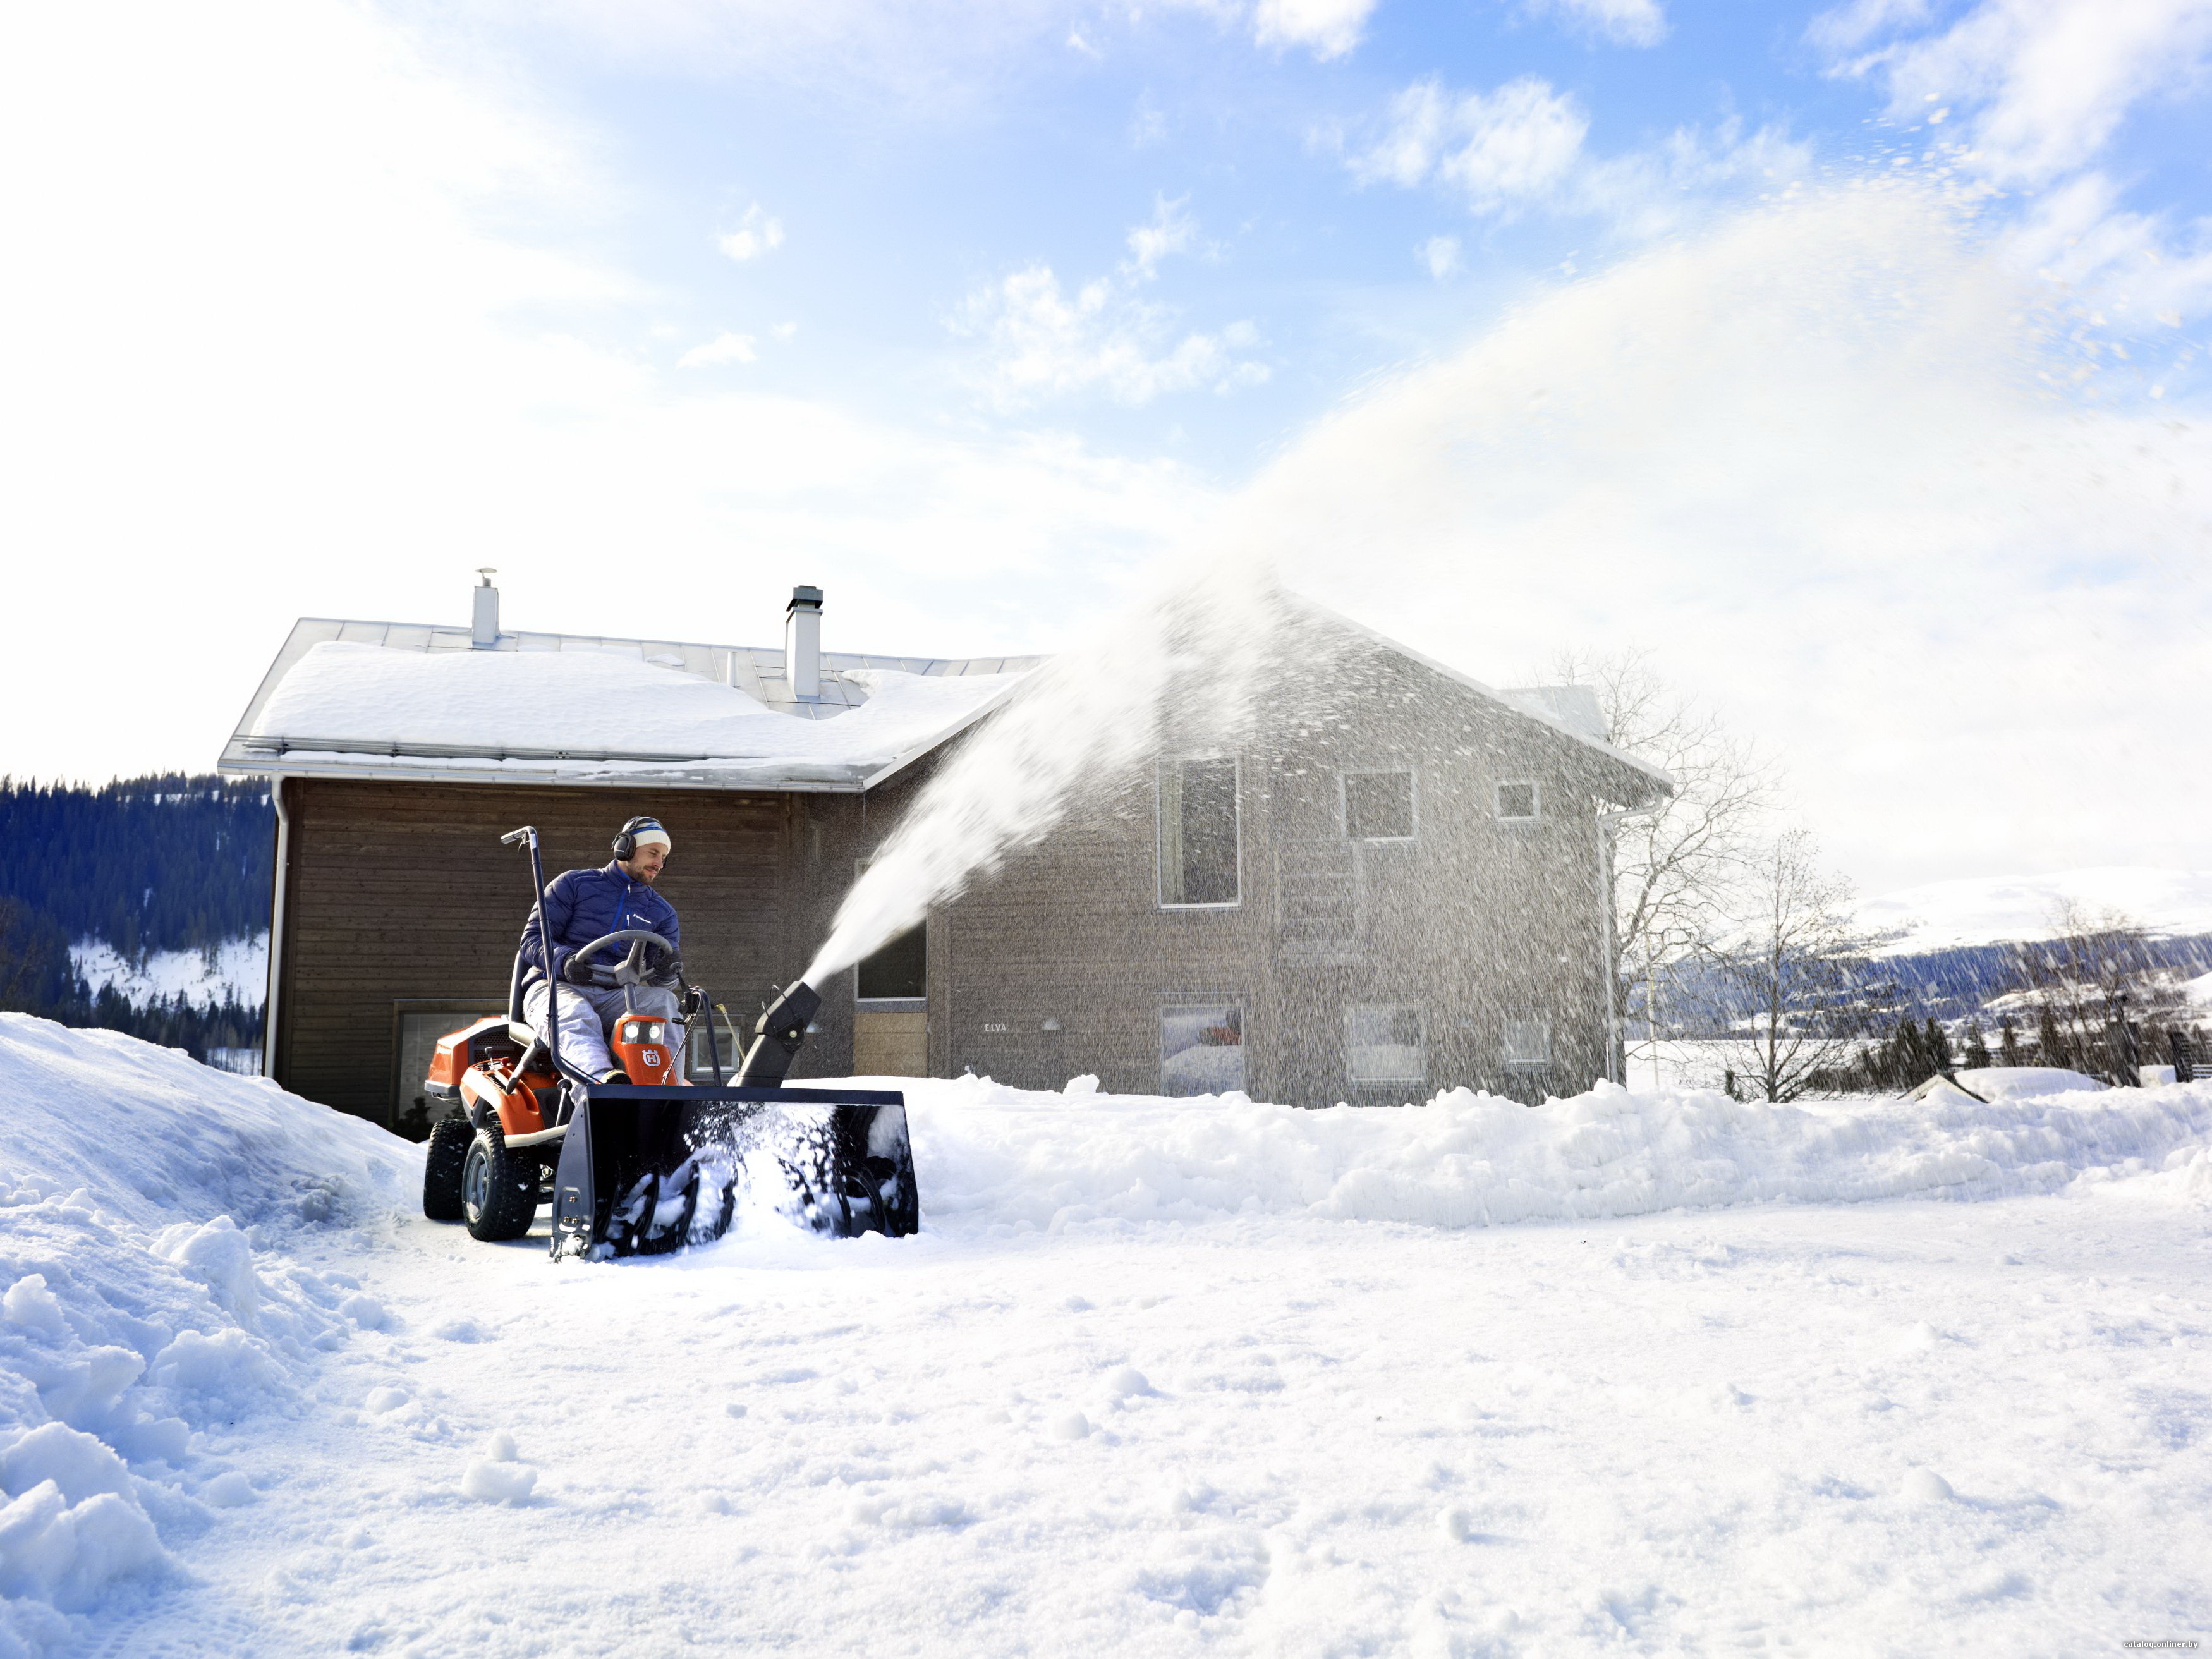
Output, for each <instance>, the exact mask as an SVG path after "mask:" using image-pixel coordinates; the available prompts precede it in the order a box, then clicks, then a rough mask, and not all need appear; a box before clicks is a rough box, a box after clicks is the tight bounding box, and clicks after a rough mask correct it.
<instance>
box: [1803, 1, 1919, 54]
mask: <svg viewBox="0 0 2212 1659" xmlns="http://www.w3.org/2000/svg"><path fill="white" fill-rule="evenodd" d="M1927 17H1928V0H1850V4H1848V5H1842V6H1838V7H1837V8H1836V9H1834V10H1832V11H1824V12H1822V13H1821V14H1820V15H1819V16H1817V17H1815V18H1814V20H1813V21H1812V22H1811V23H1810V24H1809V25H1808V27H1807V28H1806V30H1805V38H1806V39H1807V40H1810V41H1811V42H1812V43H1813V44H1814V46H1818V47H1820V49H1821V50H1822V51H1824V52H1852V51H1856V50H1857V48H1858V47H1860V46H1864V45H1865V44H1866V43H1867V42H1868V41H1869V40H1872V39H1874V37H1875V35H1877V34H1880V33H1882V32H1883V31H1884V30H1887V29H1892V28H1895V27H1899V26H1900V25H1902V24H1906V23H1919V22H1924V21H1927Z"/></svg>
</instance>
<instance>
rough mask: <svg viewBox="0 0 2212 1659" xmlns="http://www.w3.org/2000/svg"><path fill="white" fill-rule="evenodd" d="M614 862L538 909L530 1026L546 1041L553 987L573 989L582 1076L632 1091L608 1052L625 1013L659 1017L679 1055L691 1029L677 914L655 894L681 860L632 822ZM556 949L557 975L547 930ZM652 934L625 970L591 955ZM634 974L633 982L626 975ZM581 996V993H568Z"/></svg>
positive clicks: (529, 958)
mask: <svg viewBox="0 0 2212 1659" xmlns="http://www.w3.org/2000/svg"><path fill="white" fill-rule="evenodd" d="M609 850H611V852H612V853H613V854H614V858H613V860H611V862H609V863H608V864H606V865H605V866H603V867H601V868H599V869H597V870H571V871H569V872H568V873H567V874H565V875H559V876H556V877H554V878H553V879H552V881H551V882H550V884H548V885H547V886H546V889H545V897H544V902H543V904H542V906H532V908H531V912H530V920H529V921H526V922H525V923H524V924H523V926H522V945H521V955H522V960H523V963H524V965H525V969H526V973H525V975H524V981H523V993H522V1018H523V1021H524V1023H525V1024H527V1025H528V1026H529V1027H530V1028H531V1030H533V1031H535V1032H537V1033H538V1036H539V1037H540V1038H543V1037H544V1035H545V1020H546V1015H547V1012H548V1011H549V1010H550V1007H551V1006H552V1003H553V987H552V984H551V979H552V977H553V976H554V975H558V976H559V977H560V978H561V979H562V980H563V981H566V983H565V985H564V986H563V989H562V997H561V1046H562V1048H565V1049H567V1050H568V1057H569V1059H570V1060H573V1061H574V1063H575V1065H576V1066H577V1069H579V1070H580V1071H584V1072H588V1073H591V1074H592V1076H593V1077H595V1078H598V1079H600V1080H601V1081H602V1082H606V1083H630V1082H635V1080H636V1079H633V1078H630V1077H629V1076H627V1075H625V1074H624V1073H623V1070H622V1068H621V1067H619V1066H617V1065H616V1064H615V1062H614V1057H613V1055H612V1054H610V1053H609V1052H608V1049H607V1038H608V1037H610V1036H612V1035H613V1033H614V1029H615V1022H616V1021H617V1020H618V1019H620V1018H622V1017H623V1014H625V1013H639V1014H653V1015H658V1016H659V1017H660V1018H662V1019H663V1020H665V1022H667V1030H666V1032H665V1036H666V1037H667V1040H668V1046H669V1047H671V1048H675V1049H677V1050H678V1052H679V1053H680V1052H681V1051H682V1049H683V1046H684V1022H683V1020H682V1019H680V1018H678V1013H679V1012H682V1013H685V1014H690V1013H696V1012H698V1010H696V1008H689V1007H687V1008H684V1009H682V1010H680V1011H679V1009H678V1006H677V999H676V994H675V990H674V988H673V987H676V986H678V985H680V984H681V983H682V982H683V976H684V970H683V963H681V961H680V960H679V959H678V957H677V954H676V952H677V949H678V946H679V945H681V944H682V942H683V937H682V929H681V927H679V925H678V922H677V920H676V908H675V907H674V906H673V905H671V904H670V903H669V902H668V901H667V900H666V899H665V898H663V897H661V896H660V895H659V894H658V893H656V892H654V891H653V883H654V882H656V881H658V880H659V879H660V872H661V870H662V868H663V866H665V865H666V863H667V862H668V855H669V854H670V853H671V851H672V850H674V848H673V843H672V842H671V839H670V837H669V834H668V831H667V830H666V829H664V828H662V827H661V823H660V820H659V819H658V818H648V817H639V818H632V819H631V820H630V821H629V823H625V824H624V825H623V827H622V829H620V830H618V831H617V833H616V836H615V839H614V845H613V847H612V848H610V849H609ZM540 921H543V922H544V933H546V934H547V936H549V937H550V939H552V941H553V960H552V963H550V965H549V964H548V963H546V962H545V960H544V952H543V951H541V950H540V949H539V946H538V933H539V927H538V924H539V922H540ZM617 933H631V934H633V936H634V935H635V933H647V934H650V935H652V938H651V939H635V938H634V939H633V943H632V946H631V957H632V960H631V961H630V962H628V963H624V964H623V967H621V968H618V967H616V966H614V965H613V964H611V963H605V962H599V963H594V962H593V961H592V957H591V956H590V955H586V954H581V953H582V952H583V951H584V948H585V947H586V945H590V944H592V941H594V940H597V939H611V938H612V937H614V936H615V935H616V934H617ZM624 968H628V969H629V973H628V975H627V976H626V977H625V976H624V971H623V969H624ZM570 986H573V987H574V990H573V991H571V990H569V989H568V987H570Z"/></svg>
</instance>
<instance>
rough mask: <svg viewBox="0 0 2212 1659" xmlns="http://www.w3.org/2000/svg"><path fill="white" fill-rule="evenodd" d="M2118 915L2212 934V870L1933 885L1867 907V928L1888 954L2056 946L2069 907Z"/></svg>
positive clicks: (2131, 868) (2119, 870) (2079, 873)
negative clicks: (2050, 942)
mask: <svg viewBox="0 0 2212 1659" xmlns="http://www.w3.org/2000/svg"><path fill="white" fill-rule="evenodd" d="M2069 903H2071V904H2073V905H2075V906H2077V907H2079V908H2081V909H2082V910H2084V911H2086V912H2087V913H2088V914H2089V915H2092V916H2095V915H2100V914H2103V913H2105V912H2108V911H2111V912H2117V913H2118V914H2120V915H2124V916H2126V917H2127V918H2128V919H2129V920H2130V921H2134V922H2136V923H2138V924H2139V925H2141V926H2142V927H2144V928H2145V929H2147V930H2148V932H2150V933H2153V934H2156V935H2164V936H2168V937H2172V936H2176V935H2194V934H2212V870H2164V869H2157V868H2153V867H2148V866H2136V865H2114V866H2101V867H2098V868H2093V869H2085V870H2059V871H2054V872H2051V873H2049V874H2047V875H2039V876H1972V877H1966V878H1962V879H1959V880H1954V881H1932V882H1926V883H1923V884H1921V885H1919V886H1917V887H1906V888H1901V889H1899V890H1897V891H1896V892H1893V893H1885V894H1882V895H1881V896H1879V897H1876V898H1871V899H1868V900H1866V901H1865V902H1863V903H1862V904H1861V905H1860V906H1859V913H1858V914H1859V921H1860V923H1861V925H1862V926H1863V927H1866V928H1867V929H1868V930H1869V932H1873V933H1881V934H1883V935H1886V936H1891V937H1888V938H1887V939H1886V942H1885V943H1884V945H1883V946H1882V950H1883V951H1884V953H1885V954H1888V955H1896V956H1904V955H1911V954H1913V953H1916V952H1919V951H1938V950H1947V949H1951V948H1954V947H1957V946H1961V945H1999V944H2008V943H2021V942H2027V941H2031V940H2036V939H2051V938H2053V937H2055V936H2056V935H2057V931H2058V922H2057V915H2058V912H2059V910H2060V908H2061V907H2062V906H2064V905H2066V904H2069Z"/></svg>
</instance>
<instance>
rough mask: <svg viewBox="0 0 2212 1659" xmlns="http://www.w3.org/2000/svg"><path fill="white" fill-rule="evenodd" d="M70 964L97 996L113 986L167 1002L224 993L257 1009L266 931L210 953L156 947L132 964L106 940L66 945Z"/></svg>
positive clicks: (265, 969) (264, 984)
mask: <svg viewBox="0 0 2212 1659" xmlns="http://www.w3.org/2000/svg"><path fill="white" fill-rule="evenodd" d="M70 965H71V966H72V967H73V968H75V969H76V973H77V976H78V977H79V978H80V979H82V980H83V981H86V983H88V985H90V986H91V987H92V990H93V994H94V995H95V996H97V995H98V994H100V988H101V987H103V986H108V985H112V986H113V987H115V988H116V989H117V990H118V991H120V992H121V993H122V994H124V995H125V997H127V998H129V999H130V1000H131V1001H133V1002H136V1003H140V1004H144V1003H148V1002H154V1001H167V1000H168V999H169V998H171V997H173V996H177V995H179V994H181V995H182V996H183V997H184V998H185V1000H186V1001H187V1002H192V1003H197V1004H200V1005H201V1006H205V1005H206V1004H209V1003H211V1002H221V1001H222V1000H224V999H225V998H226V997H228V998H231V999H233V1000H236V1001H239V1002H242V1003H244V1004H246V1006H248V1007H258V1006H259V1005H260V1002H261V1000H262V998H263V997H264V995H265V994H267V992H268V988H269V935H268V934H266V933H257V934H255V935H254V936H253V937H252V939H225V940H224V941H223V942H222V944H221V945H217V946H216V948H215V949H214V950H212V951H153V952H151V953H149V955H148V956H147V957H146V958H145V959H144V960H143V961H141V962H134V961H132V960H131V958H130V957H126V956H125V955H123V954H122V953H121V952H120V951H117V950H116V948H115V947H114V946H113V945H110V944H108V943H107V942H106V940H105V939H79V940H78V941H77V942H76V944H75V945H71V946H70Z"/></svg>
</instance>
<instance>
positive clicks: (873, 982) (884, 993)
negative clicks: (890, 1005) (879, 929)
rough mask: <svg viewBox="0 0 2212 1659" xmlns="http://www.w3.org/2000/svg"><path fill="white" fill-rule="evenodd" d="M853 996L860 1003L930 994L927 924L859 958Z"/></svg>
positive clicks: (909, 930)
mask: <svg viewBox="0 0 2212 1659" xmlns="http://www.w3.org/2000/svg"><path fill="white" fill-rule="evenodd" d="M853 994H854V995H855V996H857V997H859V998H860V1000H861V1001H863V1002H876V1001H883V1000H890V999H893V998H899V999H906V998H921V997H926V996H927V995H928V994H929V924H928V923H927V922H926V921H925V922H922V923H921V924H919V925H918V926H915V927H909V928H908V929H907V930H906V932H904V933H901V934H900V935H899V936H898V937H897V938H896V939H893V940H892V941H891V942H890V944H888V945H884V947H883V949H881V950H880V951H876V952H875V953H874V954H873V955H871V956H865V957H861V958H860V967H859V968H857V969H854V987H853Z"/></svg>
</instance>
